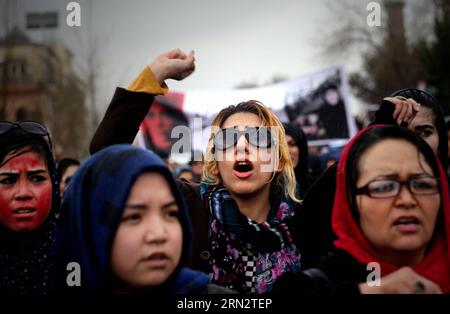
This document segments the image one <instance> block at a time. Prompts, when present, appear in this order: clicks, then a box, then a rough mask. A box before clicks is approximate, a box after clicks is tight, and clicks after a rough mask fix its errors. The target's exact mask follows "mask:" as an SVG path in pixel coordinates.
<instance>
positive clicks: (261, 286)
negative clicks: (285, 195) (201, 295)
mask: <svg viewBox="0 0 450 314" xmlns="http://www.w3.org/2000/svg"><path fill="white" fill-rule="evenodd" d="M200 194H201V196H202V201H203V206H204V208H209V210H210V212H211V220H210V234H209V249H210V253H211V258H210V266H211V272H212V274H211V275H212V282H213V283H216V284H218V285H221V286H224V287H227V288H231V289H234V290H237V291H240V292H242V293H267V292H270V290H271V289H272V285H273V283H274V282H275V280H276V279H277V278H278V277H279V276H281V275H282V274H283V273H285V272H288V271H296V270H298V269H299V267H300V253H299V251H298V250H297V247H296V246H295V244H294V243H293V242H292V236H291V232H292V226H293V224H292V219H293V216H294V208H295V206H294V204H293V203H292V202H291V201H289V200H285V199H281V198H278V199H274V200H272V202H271V205H272V206H271V210H270V212H269V216H268V218H267V221H265V222H262V223H257V222H256V221H254V220H252V219H250V218H248V217H246V216H245V215H243V214H242V213H241V212H240V211H239V208H238V206H237V204H236V202H235V201H234V200H233V198H232V196H231V195H230V193H229V192H228V190H227V189H226V188H224V187H223V186H217V185H207V184H201V185H200ZM271 195H272V196H274V195H277V193H271Z"/></svg>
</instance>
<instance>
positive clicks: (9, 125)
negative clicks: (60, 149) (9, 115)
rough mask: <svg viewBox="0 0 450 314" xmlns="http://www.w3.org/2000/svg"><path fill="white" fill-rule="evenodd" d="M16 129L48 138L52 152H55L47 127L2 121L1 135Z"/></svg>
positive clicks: (28, 122)
mask: <svg viewBox="0 0 450 314" xmlns="http://www.w3.org/2000/svg"><path fill="white" fill-rule="evenodd" d="M16 128H19V129H22V130H23V131H25V132H27V133H29V134H34V135H40V136H44V137H45V136H47V138H48V144H49V146H50V150H53V146H52V141H51V139H50V134H49V133H48V130H47V128H46V127H45V125H43V124H40V123H38V122H35V121H22V122H10V121H0V135H2V134H6V133H8V132H10V131H12V130H14V129H16Z"/></svg>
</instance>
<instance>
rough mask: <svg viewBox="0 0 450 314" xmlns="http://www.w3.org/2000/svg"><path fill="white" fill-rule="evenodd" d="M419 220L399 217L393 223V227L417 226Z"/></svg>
mask: <svg viewBox="0 0 450 314" xmlns="http://www.w3.org/2000/svg"><path fill="white" fill-rule="evenodd" d="M419 224H420V220H419V219H418V218H417V217H400V218H398V219H397V220H395V221H394V226H397V225H419Z"/></svg>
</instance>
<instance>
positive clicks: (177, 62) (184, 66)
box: [149, 48, 195, 84]
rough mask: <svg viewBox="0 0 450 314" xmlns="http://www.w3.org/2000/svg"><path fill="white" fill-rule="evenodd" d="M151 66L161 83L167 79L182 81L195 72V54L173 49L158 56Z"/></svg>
mask: <svg viewBox="0 0 450 314" xmlns="http://www.w3.org/2000/svg"><path fill="white" fill-rule="evenodd" d="M149 67H150V69H151V70H152V72H153V75H154V76H155V78H156V79H157V80H158V82H159V83H160V84H162V83H163V82H164V81H165V80H166V79H174V80H177V81H180V80H182V79H184V78H186V77H187V76H189V75H190V74H191V73H192V72H194V70H195V54H194V51H191V52H189V53H188V54H186V53H184V52H183V51H181V50H180V49H178V48H177V49H173V50H171V51H168V52H165V53H163V54H161V55H159V56H158V57H156V58H155V59H154V60H153V62H152V63H151V64H150V65H149Z"/></svg>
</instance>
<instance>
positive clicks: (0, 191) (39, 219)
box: [0, 152, 52, 232]
mask: <svg viewBox="0 0 450 314" xmlns="http://www.w3.org/2000/svg"><path fill="white" fill-rule="evenodd" d="M8 158H9V156H6V157H5V160H7V159H8ZM51 206H52V182H51V179H50V174H49V172H48V168H47V166H46V164H45V162H44V161H43V159H42V157H41V156H40V155H39V154H37V153H35V152H27V153H25V154H22V155H19V156H17V157H14V158H12V159H11V160H9V161H8V162H7V163H6V164H4V165H3V166H2V167H0V224H2V225H3V226H5V227H6V228H8V229H10V230H13V231H17V232H24V231H33V230H36V229H37V228H39V226H40V225H41V224H42V223H43V222H44V221H45V219H46V218H47V216H48V214H49V212H50V209H51Z"/></svg>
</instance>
